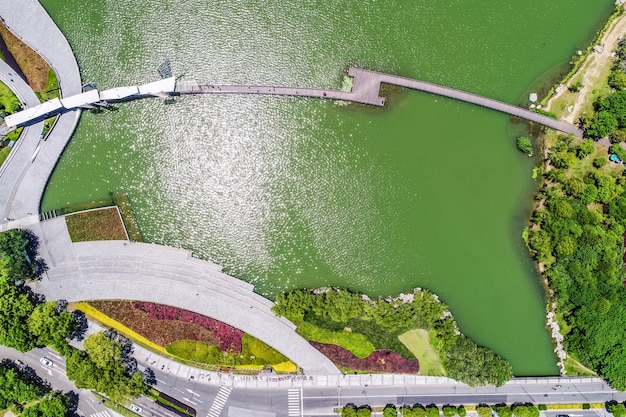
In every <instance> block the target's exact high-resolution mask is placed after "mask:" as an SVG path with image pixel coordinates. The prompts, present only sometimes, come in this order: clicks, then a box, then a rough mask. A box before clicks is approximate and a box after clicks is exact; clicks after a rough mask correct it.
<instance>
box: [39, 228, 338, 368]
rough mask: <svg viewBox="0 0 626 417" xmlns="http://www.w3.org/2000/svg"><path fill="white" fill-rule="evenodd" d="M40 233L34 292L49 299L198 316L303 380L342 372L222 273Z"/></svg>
mask: <svg viewBox="0 0 626 417" xmlns="http://www.w3.org/2000/svg"><path fill="white" fill-rule="evenodd" d="M38 226H40V228H41V229H40V230H38V232H39V233H38V234H39V235H40V237H41V238H42V240H43V243H44V244H45V250H46V251H47V253H43V254H42V255H43V256H44V257H45V258H46V262H47V263H48V265H49V266H51V268H50V269H49V270H48V272H47V274H46V277H45V278H44V279H43V280H42V281H40V282H37V283H35V284H33V285H32V287H33V290H35V291H36V292H38V293H41V294H44V295H45V296H46V298H48V299H52V300H61V299H64V300H67V301H70V302H74V301H84V300H138V301H149V302H154V303H159V304H167V305H171V306H174V307H179V308H182V309H186V310H190V311H195V312H197V313H199V314H202V315H205V316H208V317H213V318H215V319H217V320H220V321H223V322H225V323H228V324H230V325H232V326H234V327H236V328H238V329H241V330H243V331H244V332H246V333H249V334H251V335H252V336H254V337H256V338H257V339H260V340H262V341H264V342H265V343H267V344H269V345H270V346H272V347H273V348H275V349H276V350H278V351H279V352H281V353H283V354H284V355H285V356H287V357H288V358H289V359H291V360H292V361H293V362H295V363H296V364H298V365H299V366H300V367H302V368H303V369H304V370H305V371H306V372H307V373H313V374H320V375H327V374H339V371H338V370H337V368H336V367H335V365H333V363H332V362H331V361H330V360H328V359H327V358H326V357H325V356H324V355H322V354H321V353H320V352H319V351H318V350H316V349H315V348H314V347H313V346H311V345H310V344H309V343H308V342H307V341H306V340H304V339H303V338H302V337H300V336H299V335H298V334H297V333H296V332H295V326H294V325H293V323H291V322H290V321H288V320H286V319H284V318H280V317H276V316H275V315H274V313H273V312H272V310H271V308H272V305H273V303H272V302H271V301H269V300H267V299H266V298H264V297H262V296H260V295H258V294H256V293H254V292H253V289H254V286H253V285H251V284H248V283H246V282H243V281H241V280H238V279H236V278H233V277H231V276H228V275H226V274H224V273H222V272H221V267H220V266H218V265H215V264H212V263H210V262H205V261H201V260H199V259H195V258H193V257H192V256H191V252H189V251H187V250H182V249H175V248H170V247H167V246H160V245H151V244H144V243H130V242H127V241H100V242H81V243H72V242H70V241H69V234H68V233H67V227H66V225H65V218H63V217H58V218H55V219H53V220H49V221H45V222H41V223H40V224H39V225H38Z"/></svg>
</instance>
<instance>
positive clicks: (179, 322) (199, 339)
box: [76, 301, 297, 372]
mask: <svg viewBox="0 0 626 417" xmlns="http://www.w3.org/2000/svg"><path fill="white" fill-rule="evenodd" d="M76 307H77V308H79V309H81V310H83V311H84V312H85V313H86V314H87V315H88V316H93V317H94V318H95V319H96V321H98V322H100V323H102V324H103V325H105V326H108V327H111V328H113V329H115V330H117V331H119V332H120V333H122V334H124V335H125V336H127V337H129V338H131V339H132V340H135V341H137V342H138V343H140V344H142V345H144V346H145V347H146V348H148V349H151V350H155V351H158V352H160V353H161V354H165V355H171V356H172V357H173V358H174V359H177V360H179V361H182V362H186V363H190V364H192V365H195V366H202V367H203V368H207V369H215V370H220V371H228V370H234V369H236V370H237V372H259V371H260V370H262V369H263V368H264V367H265V366H268V365H269V366H271V367H272V368H273V369H274V370H275V371H276V372H295V371H296V369H297V368H296V365H295V364H293V363H292V362H290V361H289V359H288V358H286V357H285V356H284V355H282V354H281V353H279V352H278V351H276V350H275V349H273V348H271V347H270V346H268V345H267V344H265V343H263V342H261V341H260V340H258V339H256V338H254V337H252V336H251V335H249V334H245V333H244V332H242V331H241V330H239V329H236V328H234V327H232V326H230V325H228V324H226V323H223V322H220V321H218V320H215V319H212V318H209V317H205V316H202V315H200V314H197V313H194V312H191V311H187V310H182V309H179V308H176V307H170V306H164V305H160V304H155V303H147V302H136V301H134V302H129V301H92V302H90V303H89V305H86V304H85V303H80V305H77V306H76ZM128 331H130V332H131V334H128Z"/></svg>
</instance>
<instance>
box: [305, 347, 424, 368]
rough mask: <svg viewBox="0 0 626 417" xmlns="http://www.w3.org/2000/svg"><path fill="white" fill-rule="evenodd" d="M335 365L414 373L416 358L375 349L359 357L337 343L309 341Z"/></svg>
mask: <svg viewBox="0 0 626 417" xmlns="http://www.w3.org/2000/svg"><path fill="white" fill-rule="evenodd" d="M309 343H311V345H313V347H315V348H316V349H317V350H319V351H320V352H322V353H323V354H324V355H325V356H327V357H328V359H330V360H331V361H332V362H333V363H335V365H338V366H341V367H344V368H349V369H354V370H355V371H366V372H381V373H390V374H416V373H417V372H418V371H419V369H420V368H419V363H418V361H417V359H407V358H405V357H403V356H402V355H400V354H399V353H397V352H394V351H393V350H375V351H374V352H372V353H371V354H370V355H369V356H368V357H367V358H365V359H359V358H357V357H356V356H354V355H353V354H352V352H350V351H349V350H347V349H344V348H342V347H341V346H337V345H326V344H323V343H317V342H309Z"/></svg>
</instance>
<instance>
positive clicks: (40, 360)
mask: <svg viewBox="0 0 626 417" xmlns="http://www.w3.org/2000/svg"><path fill="white" fill-rule="evenodd" d="M39 362H41V363H43V364H44V366H52V365H54V362H52V361H51V360H50V359H48V358H46V357H45V356H42V357H41V359H39Z"/></svg>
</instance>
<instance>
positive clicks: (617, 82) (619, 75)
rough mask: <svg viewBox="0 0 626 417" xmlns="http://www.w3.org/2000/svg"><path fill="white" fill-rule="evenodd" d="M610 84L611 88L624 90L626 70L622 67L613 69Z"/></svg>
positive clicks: (625, 86)
mask: <svg viewBox="0 0 626 417" xmlns="http://www.w3.org/2000/svg"><path fill="white" fill-rule="evenodd" d="M608 84H609V86H610V87H611V88H614V89H616V90H623V89H625V88H626V72H624V71H622V70H621V69H617V70H613V71H611V73H610V74H609V80H608Z"/></svg>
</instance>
